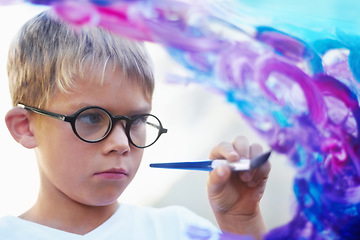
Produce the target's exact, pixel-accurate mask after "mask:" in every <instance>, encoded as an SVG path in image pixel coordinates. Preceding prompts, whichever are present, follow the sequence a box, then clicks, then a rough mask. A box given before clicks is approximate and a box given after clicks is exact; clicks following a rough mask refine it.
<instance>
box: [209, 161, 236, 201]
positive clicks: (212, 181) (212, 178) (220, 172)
mask: <svg viewBox="0 0 360 240" xmlns="http://www.w3.org/2000/svg"><path fill="white" fill-rule="evenodd" d="M230 176H231V169H230V168H229V167H227V166H219V167H217V168H215V169H214V170H213V171H211V172H210V174H209V178H208V194H209V196H215V195H218V194H219V193H220V192H221V191H222V190H223V189H224V185H225V184H226V183H227V181H228V180H229V178H230Z"/></svg>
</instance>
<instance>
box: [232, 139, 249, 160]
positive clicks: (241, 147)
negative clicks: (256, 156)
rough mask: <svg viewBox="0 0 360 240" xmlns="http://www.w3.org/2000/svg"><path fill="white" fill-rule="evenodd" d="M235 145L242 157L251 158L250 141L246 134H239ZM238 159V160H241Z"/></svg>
mask: <svg viewBox="0 0 360 240" xmlns="http://www.w3.org/2000/svg"><path fill="white" fill-rule="evenodd" d="M233 147H234V148H235V150H236V152H237V153H238V154H239V159H240V158H249V152H250V151H249V141H248V139H247V138H246V137H244V136H238V137H236V138H235V140H234V142H233ZM239 159H237V160H239Z"/></svg>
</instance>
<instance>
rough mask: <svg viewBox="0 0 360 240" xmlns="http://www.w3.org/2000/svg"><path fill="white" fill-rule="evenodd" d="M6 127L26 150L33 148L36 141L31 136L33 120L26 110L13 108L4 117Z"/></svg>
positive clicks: (32, 135)
mask: <svg viewBox="0 0 360 240" xmlns="http://www.w3.org/2000/svg"><path fill="white" fill-rule="evenodd" d="M5 122H6V126H7V128H8V129H9V132H10V134H11V135H12V136H13V138H14V139H15V140H16V141H17V142H18V143H20V144H21V145H23V146H24V147H26V148H30V149H31V148H35V147H36V146H37V143H36V139H35V137H34V134H33V126H32V125H33V124H34V119H33V118H31V114H30V112H29V111H27V110H26V109H22V108H19V107H14V108H12V109H11V110H10V111H8V113H7V114H6V116H5Z"/></svg>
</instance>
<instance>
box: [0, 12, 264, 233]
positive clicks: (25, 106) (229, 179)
mask: <svg viewBox="0 0 360 240" xmlns="http://www.w3.org/2000/svg"><path fill="white" fill-rule="evenodd" d="M8 76H9V84H10V92H11V96H12V103H13V105H14V108H13V109H11V110H10V111H9V112H8V114H7V115H6V118H5V120H6V124H7V127H8V129H9V131H10V133H11V135H12V136H13V137H14V139H15V140H16V141H17V142H19V143H20V144H22V145H23V146H24V147H26V148H31V149H35V153H36V158H37V162H38V167H39V173H40V190H39V195H38V199H37V201H36V202H35V204H34V206H33V207H32V208H30V209H29V210H28V211H27V212H25V213H23V214H22V215H20V216H19V217H11V216H8V217H4V218H2V219H0V239H141V240H143V239H166V240H168V239H189V238H191V236H194V234H195V235H196V234H200V233H201V234H205V235H207V237H208V239H217V238H218V235H217V234H218V230H217V229H216V228H215V227H214V226H212V225H211V224H210V223H209V222H208V221H206V220H204V219H202V218H201V217H199V216H196V215H195V214H193V213H191V212H189V211H188V210H186V209H183V208H180V207H169V208H165V209H153V208H147V207H135V206H130V205H125V204H119V203H118V201H117V199H118V198H119V196H120V195H121V194H122V192H123V191H124V190H125V188H126V187H127V186H128V184H129V183H130V182H131V180H132V179H133V177H134V176H135V174H136V171H137V169H138V167H139V164H140V161H141V158H142V155H143V149H144V148H145V147H149V146H150V145H152V144H154V143H155V142H156V140H157V139H158V138H159V137H160V136H161V135H162V134H164V133H166V131H167V130H166V129H165V128H164V127H163V126H162V124H161V122H160V120H159V119H158V118H157V117H155V116H154V115H151V114H150V111H151V98H152V93H153V88H154V80H153V75H152V70H151V67H150V66H149V60H148V58H147V56H146V54H145V52H144V50H143V47H142V45H141V44H140V43H137V42H133V41H130V40H126V39H121V38H119V37H117V36H114V35H112V34H110V33H108V32H106V31H105V30H103V29H100V28H83V29H78V30H73V29H71V28H70V27H68V26H67V25H66V24H64V23H62V22H61V20H59V19H57V18H56V17H55V16H53V15H52V14H51V12H44V13H42V14H40V15H39V16H37V17H35V18H33V19H31V20H30V21H29V22H27V23H26V24H25V25H24V27H23V28H22V29H21V31H20V33H19V34H18V35H17V37H16V39H15V40H14V42H13V43H12V45H11V47H10V51H9V59H8ZM150 131H152V133H151V132H150ZM145 133H146V134H145ZM261 152H262V149H261V147H260V146H259V145H257V144H253V145H249V143H248V142H247V140H246V138H244V137H238V138H236V139H235V140H234V142H233V143H221V144H219V145H217V146H216V147H214V148H213V150H212V151H211V153H210V158H224V159H227V160H229V161H236V160H238V159H239V158H240V157H250V158H253V157H254V156H257V155H259V154H260V153H261ZM269 171H270V165H269V164H268V163H267V164H265V165H263V166H261V167H260V168H259V169H256V170H254V171H252V172H246V173H241V174H239V173H231V171H230V169H229V168H227V167H219V168H217V169H216V170H214V171H212V172H211V173H210V175H209V180H208V195H209V201H210V204H211V206H212V208H213V212H214V214H215V216H216V219H217V221H218V224H219V226H220V228H221V229H222V230H223V231H225V232H232V233H235V234H247V235H253V236H255V237H256V238H261V236H262V234H263V233H264V232H265V227H264V222H263V219H262V216H261V213H260V210H259V201H260V199H261V197H262V194H263V192H264V189H265V184H266V179H267V176H268V173H269ZM196 230H197V231H196ZM199 230H202V231H199ZM203 239H204V236H203Z"/></svg>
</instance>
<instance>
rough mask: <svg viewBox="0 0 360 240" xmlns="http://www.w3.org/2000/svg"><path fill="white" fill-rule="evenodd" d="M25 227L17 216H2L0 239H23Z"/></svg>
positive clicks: (0, 219)
mask: <svg viewBox="0 0 360 240" xmlns="http://www.w3.org/2000/svg"><path fill="white" fill-rule="evenodd" d="M25 229H26V226H25V225H24V224H23V223H22V220H21V219H19V218H17V217H14V216H5V217H1V218H0V240H3V239H14V240H16V239H22V237H23V235H22V233H23V230H25Z"/></svg>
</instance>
